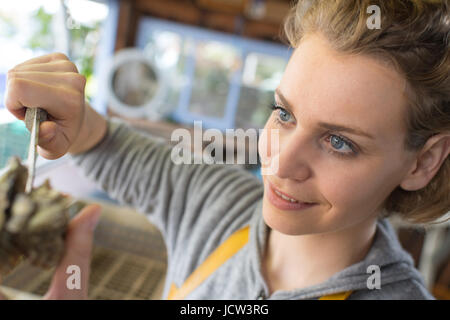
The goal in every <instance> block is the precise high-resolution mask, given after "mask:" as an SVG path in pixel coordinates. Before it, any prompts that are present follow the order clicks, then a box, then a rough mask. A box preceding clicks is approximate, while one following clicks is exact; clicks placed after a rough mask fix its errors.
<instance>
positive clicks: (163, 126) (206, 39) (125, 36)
mask: <svg viewBox="0 0 450 320" xmlns="http://www.w3.org/2000/svg"><path fill="white" fill-rule="evenodd" d="M291 5H292V1H291V0H15V1H8V2H7V1H2V2H1V4H0V48H1V50H0V168H3V167H4V166H5V164H6V162H7V160H8V159H9V158H10V157H11V156H12V155H18V156H20V157H22V158H23V159H25V158H26V156H27V148H28V142H29V133H28V131H27V129H26V128H25V126H24V124H23V123H22V122H21V121H17V120H16V119H15V118H14V117H12V115H11V114H10V113H9V112H8V111H7V110H6V109H5V107H4V105H3V97H4V92H5V81H6V72H7V71H8V70H9V69H10V68H12V67H13V66H14V65H16V64H18V63H21V62H23V61H25V60H27V59H30V58H32V57H35V56H39V55H43V54H46V53H51V52H62V53H65V54H66V55H67V56H68V57H69V58H70V59H71V60H72V61H73V62H74V63H75V64H76V65H77V67H78V70H79V72H80V73H82V74H83V75H84V76H86V78H87V85H86V99H87V100H88V101H89V102H90V103H91V105H92V106H93V107H94V108H95V109H96V110H97V111H98V112H100V113H101V114H104V115H108V116H114V117H120V118H122V119H124V120H125V121H127V122H129V123H130V124H131V125H132V126H134V127H135V128H136V129H137V130H140V131H141V132H143V133H145V134H149V135H152V136H154V137H157V138H158V139H162V140H166V141H168V143H173V142H171V141H170V136H171V133H172V132H173V130H175V129H177V128H186V129H188V130H192V124H193V122H194V120H201V121H202V125H203V129H208V128H215V129H219V130H220V131H222V132H225V129H227V128H230V129H231V128H242V129H245V130H246V129H250V128H253V129H260V128H262V127H263V126H264V124H265V122H266V120H267V118H268V116H269V114H270V109H269V108H268V106H269V105H270V104H271V103H272V102H273V91H274V89H275V88H276V86H277V85H278V83H279V81H280V79H281V76H282V74H283V71H284V68H285V66H286V64H287V61H288V59H289V57H290V55H291V53H292V49H291V48H289V47H288V46H287V45H286V42H285V40H284V38H283V36H282V23H283V20H284V17H285V16H286V14H287V12H288V10H289V8H290V6H291ZM226 141H227V143H226V145H225V148H232V149H233V151H234V152H236V149H235V146H234V144H233V143H231V142H229V141H228V140H226ZM204 143H205V144H207V143H208V141H206V142H204ZM251 143H252V142H251V141H248V143H247V144H246V145H245V148H246V150H247V151H248V150H252V147H254V146H251V145H250V144H251ZM253 143H255V142H253ZM242 169H243V170H249V171H250V172H252V173H253V174H255V175H256V176H258V177H260V175H259V165H258V164H246V165H242ZM45 179H50V181H51V184H52V186H53V187H54V188H55V189H57V190H59V191H62V192H66V193H69V194H71V195H72V196H73V197H75V198H77V199H81V200H83V201H85V202H92V201H95V202H97V203H98V202H101V203H102V204H103V205H104V212H103V218H102V220H101V223H100V225H99V227H98V228H97V231H96V249H95V252H94V256H93V272H92V275H91V281H90V282H91V291H90V297H91V298H93V299H159V298H160V294H161V290H162V284H163V280H164V274H165V268H166V258H167V257H166V255H165V247H164V243H163V241H162V239H161V237H160V234H159V233H158V231H157V230H156V229H155V228H154V226H152V225H151V224H150V223H148V221H147V220H146V219H145V218H144V217H143V216H142V215H140V214H139V213H137V212H135V211H134V210H133V209H132V208H127V207H123V206H121V205H120V204H118V203H117V202H115V201H114V200H113V199H110V198H109V197H108V196H107V195H106V194H105V193H104V192H102V191H101V190H100V189H99V188H98V187H97V186H96V185H94V184H92V183H91V182H89V181H87V180H86V179H85V178H84V176H83V175H82V174H81V173H80V172H79V170H78V169H77V168H76V167H74V166H73V165H72V164H71V163H70V161H69V160H68V159H67V157H63V158H61V159H58V160H55V161H47V160H45V159H42V158H39V159H38V168H37V177H36V184H40V183H42V182H43V181H44V180H45ZM393 223H394V226H395V227H396V229H397V231H398V234H399V238H400V240H401V242H402V245H403V246H404V247H405V248H406V249H407V250H408V251H409V252H410V253H411V254H412V255H413V257H414V259H415V262H416V266H417V267H418V268H419V270H420V271H421V272H422V274H423V275H424V278H425V280H426V282H427V286H428V287H429V289H430V291H432V292H433V294H434V295H435V296H436V297H437V298H439V299H450V255H449V248H450V236H449V235H450V232H449V227H448V223H447V224H441V225H438V226H435V227H427V228H424V227H417V226H416V227H412V226H408V225H404V224H403V223H401V222H398V221H393ZM50 275H51V270H50V271H46V270H40V269H38V268H35V267H32V266H30V265H28V264H26V263H24V264H22V265H21V266H20V267H19V268H18V269H17V270H16V271H15V272H13V273H12V274H11V275H10V276H9V277H7V278H6V279H5V281H4V282H3V285H4V289H5V290H9V291H8V292H9V294H10V296H14V297H16V298H38V297H39V295H42V294H43V293H44V292H45V291H46V288H47V286H48V284H49V281H50Z"/></svg>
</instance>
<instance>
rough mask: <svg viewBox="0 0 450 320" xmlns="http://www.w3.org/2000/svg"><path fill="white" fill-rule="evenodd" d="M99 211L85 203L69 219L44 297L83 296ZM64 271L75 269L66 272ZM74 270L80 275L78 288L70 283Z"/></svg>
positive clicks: (63, 298) (69, 297)
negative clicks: (63, 246) (61, 250)
mask: <svg viewBox="0 0 450 320" xmlns="http://www.w3.org/2000/svg"><path fill="white" fill-rule="evenodd" d="M100 213H101V207H100V206H99V205H89V206H87V207H86V208H84V209H83V210H82V211H81V212H80V213H79V214H78V215H77V216H76V217H75V218H73V220H72V221H71V222H70V224H69V227H68V230H67V235H66V243H65V245H66V247H65V254H64V256H63V258H62V260H61V263H60V264H59V266H58V267H57V268H56V270H55V274H54V275H53V279H52V282H51V284H50V288H49V290H48V292H47V294H46V295H45V297H44V299H61V300H69V299H70V300H71V299H87V297H88V283H89V273H90V261H91V253H92V246H93V236H94V229H95V226H96V225H97V222H98V220H99V218H100ZM68 270H69V271H70V270H75V271H70V272H69V273H68ZM78 271H79V272H78ZM77 272H78V276H79V277H80V279H79V280H80V281H79V284H80V287H79V288H77V287H76V286H75V287H74V286H73V284H74V282H73V281H76V279H74V278H73V277H75V276H77ZM71 284H72V285H71Z"/></svg>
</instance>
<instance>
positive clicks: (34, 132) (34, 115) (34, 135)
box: [25, 108, 47, 194]
mask: <svg viewBox="0 0 450 320" xmlns="http://www.w3.org/2000/svg"><path fill="white" fill-rule="evenodd" d="M45 120H47V112H46V111H45V110H43V109H41V108H27V110H26V113H25V125H26V127H27V128H28V130H29V131H30V145H29V147H28V160H27V163H28V178H27V183H26V187H25V193H27V194H29V193H30V192H31V190H32V189H33V182H34V175H35V171H36V158H37V150H36V149H37V145H38V143H39V125H40V123H41V122H42V121H45Z"/></svg>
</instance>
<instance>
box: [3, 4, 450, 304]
mask: <svg viewBox="0 0 450 320" xmlns="http://www.w3.org/2000/svg"><path fill="white" fill-rule="evenodd" d="M371 5H377V6H378V7H379V9H380V19H381V20H380V22H381V24H380V28H379V29H377V28H375V29H372V28H371V29H369V28H368V24H367V20H368V19H369V14H367V8H368V6H371ZM285 30H286V33H287V35H288V39H289V40H290V43H291V45H292V46H293V47H295V51H294V53H293V55H292V57H291V59H290V61H289V63H288V65H287V68H286V71H285V73H284V76H283V78H282V80H281V83H280V85H279V86H278V88H277V90H276V94H275V104H274V105H273V106H272V108H273V113H272V115H271V116H270V118H269V119H268V121H267V124H266V127H265V129H266V135H263V138H262V139H261V140H260V143H259V152H260V155H267V157H268V158H269V159H265V160H272V161H274V160H275V159H276V161H277V164H278V170H277V171H276V172H274V173H273V174H271V175H265V176H263V183H261V182H260V181H259V180H258V179H256V178H254V177H253V176H252V175H251V174H249V173H246V172H243V171H241V170H239V169H236V168H234V167H231V166H226V165H217V164H216V165H186V164H185V165H175V164H174V163H173V162H172V161H171V158H170V155H171V149H170V148H169V147H167V146H165V145H163V144H161V143H160V142H156V141H153V140H152V139H151V138H150V137H146V136H143V135H140V134H139V133H137V132H135V131H133V130H132V129H130V128H129V127H128V126H127V125H126V124H124V123H122V122H120V121H118V120H111V119H104V118H103V117H102V116H100V115H99V114H97V113H96V112H95V111H94V110H93V109H92V108H91V107H90V106H89V105H88V104H85V102H84V85H85V82H84V78H83V77H82V76H80V75H79V74H78V73H77V70H76V67H75V66H74V65H73V64H72V63H71V62H70V61H68V60H67V58H66V57H65V56H63V55H60V54H53V55H48V56H44V57H39V58H36V59H32V60H29V61H27V62H25V63H23V64H21V65H18V66H16V67H15V68H14V69H13V70H12V71H10V72H9V74H8V93H7V96H6V105H7V107H8V109H9V110H10V111H11V112H12V113H13V114H15V115H16V116H17V117H18V118H20V119H23V115H24V106H29V107H38V106H39V107H42V108H44V109H46V110H47V111H48V112H49V114H50V115H51V119H50V121H47V122H44V123H42V124H41V132H40V140H39V141H40V148H39V153H40V154H41V155H42V156H44V157H45V158H48V159H55V158H58V157H60V156H62V155H64V154H65V153H67V152H69V153H70V154H71V155H72V157H73V159H74V161H75V162H76V163H77V164H78V165H79V166H80V167H81V168H83V169H84V170H85V172H86V174H87V175H88V176H89V177H90V178H92V179H93V180H95V181H97V182H98V184H99V185H100V186H102V187H103V188H104V189H105V190H106V191H107V192H108V193H109V194H110V195H111V196H112V197H114V198H116V199H118V200H120V201H121V202H123V203H127V204H129V205H132V206H134V207H136V208H137V209H138V210H139V211H141V212H144V213H146V214H147V215H148V217H149V219H150V220H151V221H152V222H153V223H155V224H156V225H157V226H158V227H159V229H160V230H161V232H162V234H163V236H164V239H165V242H166V245H167V250H168V257H169V266H168V272H167V279H166V281H167V282H166V286H165V290H164V297H168V298H173V299H181V298H188V299H211V298H213V299H214V298H216V299H256V298H260V299H318V298H322V299H431V298H432V296H431V295H430V293H429V292H427V290H426V289H425V287H424V285H423V283H422V279H421V277H420V275H419V273H418V271H417V270H415V269H414V266H413V261H412V259H411V257H410V256H409V255H408V254H407V253H406V252H405V251H404V250H403V249H402V248H401V246H400V244H399V242H398V240H397V239H396V236H395V233H394V231H393V230H392V227H391V226H390V225H389V223H388V222H387V220H385V219H383V218H384V217H386V216H387V215H389V214H392V213H394V212H396V213H398V214H399V215H401V216H402V217H403V218H405V219H407V220H409V221H413V222H430V221H434V220H436V219H437V218H439V217H441V216H443V215H444V214H445V213H447V212H448V211H449V210H450V199H449V194H450V189H449V181H450V179H449V176H450V159H449V157H448V155H449V153H450V109H449V101H450V82H449V65H450V63H449V47H448V46H449V30H450V14H449V7H448V4H447V2H445V1H441V2H440V1H425V0H422V1H418V0H417V1H413V0H411V1H406V0H405V1H397V0H395V1H394V0H391V1H381V0H380V1H375V0H370V1H366V0H353V1H349V0H336V1H328V0H322V1H299V2H298V3H297V5H296V7H295V8H293V10H292V12H291V14H290V15H289V17H288V19H287V20H286V25H285ZM275 129H277V130H279V131H278V132H279V148H278V149H279V150H275V149H273V148H272V147H273V146H272V145H271V144H269V143H268V141H269V140H268V139H267V138H264V137H268V136H270V134H271V132H272V130H275ZM94 211H95V209H92V207H91V208H89V209H87V210H86V212H84V213H83V214H81V215H80V218H79V220H83V221H86V223H87V221H89V219H90V218H95V217H96V216H95V213H94ZM73 230H74V231H73V234H79V235H82V234H84V233H83V232H85V233H86V234H90V233H88V231H86V230H87V229H86V230H85V231H78V230H81V228H73ZM69 235H70V233H69ZM69 239H70V237H69ZM88 239H89V238H88ZM86 242H88V241H85V243H83V244H80V245H78V244H77V243H76V241H74V242H73V243H72V245H69V246H68V249H67V255H68V256H70V255H71V254H72V256H71V257H70V258H66V259H65V260H63V263H62V264H61V266H60V268H59V269H58V271H57V272H56V274H55V277H54V280H53V283H52V286H51V289H50V291H49V294H48V297H50V298H69V297H68V296H66V292H65V289H64V285H63V283H64V281H63V278H64V273H63V270H65V269H64V263H66V264H67V263H72V264H78V265H80V263H81V264H82V265H83V266H85V267H86V266H87V265H88V264H89V260H88V254H84V255H83V252H89V251H90V243H86ZM77 246H78V247H77ZM75 247H77V248H75ZM80 248H81V249H80ZM83 248H84V249H86V250H82V249H83ZM73 252H78V253H79V256H77V255H76V254H74V253H73ZM77 259H78V260H77ZM79 261H81V262H79ZM86 270H87V269H86ZM84 281H85V284H86V286H85V287H87V282H86V281H87V280H86V278H85V279H84ZM85 296H86V289H85V291H84V292H82V293H80V295H79V296H78V297H85ZM71 297H73V295H72V296H71Z"/></svg>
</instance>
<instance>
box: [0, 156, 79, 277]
mask: <svg viewBox="0 0 450 320" xmlns="http://www.w3.org/2000/svg"><path fill="white" fill-rule="evenodd" d="M27 177H28V170H27V168H26V167H25V166H23V165H22V164H21V162H20V159H19V158H16V157H13V158H11V159H10V161H9V167H8V170H7V171H6V173H5V174H3V175H2V176H1V177H0V275H6V274H8V273H9V272H10V271H12V270H13V269H14V267H15V266H16V265H18V264H19V263H20V262H21V260H22V259H24V258H25V259H29V261H30V262H31V263H32V264H33V265H36V266H39V267H43V268H49V267H53V266H56V265H57V264H58V263H59V261H60V259H61V257H62V255H63V253H64V238H65V232H66V229H67V225H68V223H69V221H70V219H71V218H72V217H73V216H74V215H75V214H76V213H77V212H78V211H79V209H80V206H79V203H76V204H75V203H73V201H72V200H71V199H70V198H68V197H66V196H64V195H62V194H60V193H59V192H57V191H55V190H53V189H51V187H50V183H49V182H48V180H47V181H46V182H45V183H44V184H43V185H41V186H40V187H38V188H35V189H33V190H32V192H31V193H30V194H25V184H26V180H27Z"/></svg>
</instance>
